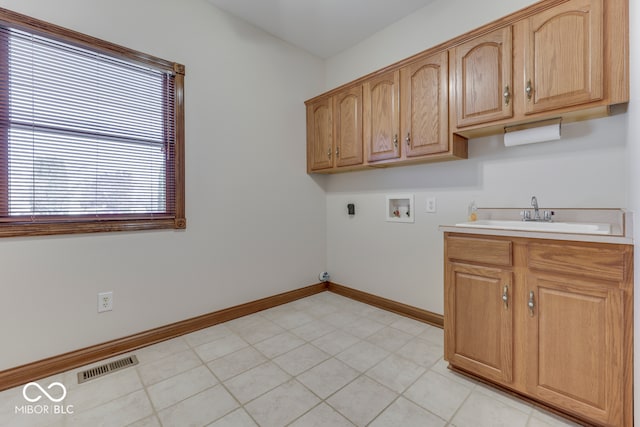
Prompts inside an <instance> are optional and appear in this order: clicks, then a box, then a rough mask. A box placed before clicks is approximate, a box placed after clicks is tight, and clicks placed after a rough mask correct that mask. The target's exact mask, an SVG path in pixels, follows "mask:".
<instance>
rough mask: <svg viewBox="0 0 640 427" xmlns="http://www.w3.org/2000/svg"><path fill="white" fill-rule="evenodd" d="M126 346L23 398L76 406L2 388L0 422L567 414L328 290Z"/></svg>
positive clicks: (381, 422)
mask: <svg viewBox="0 0 640 427" xmlns="http://www.w3.org/2000/svg"><path fill="white" fill-rule="evenodd" d="M133 354H136V355H137V357H138V359H139V361H140V364H139V365H138V366H136V367H131V368H127V369H125V370H122V371H119V372H116V373H113V374H110V375H107V376H105V377H102V378H98V379H95V380H92V381H89V382H87V383H84V384H80V385H78V384H77V380H76V373H77V372H78V371H79V370H81V369H77V370H73V371H69V372H65V373H62V374H59V375H55V376H53V377H51V378H47V379H44V380H41V381H38V383H39V384H41V385H42V387H46V386H47V385H49V384H51V383H52V382H55V381H58V382H60V383H62V384H64V385H65V387H66V388H67V391H68V393H67V395H66V397H65V399H64V400H63V401H62V402H60V403H59V404H54V403H52V402H50V401H48V400H47V398H46V396H44V395H43V398H42V400H41V401H39V402H35V403H33V404H32V405H34V406H35V407H36V408H37V405H39V404H40V406H41V408H42V407H45V406H46V407H47V408H49V410H50V412H53V411H54V410H55V408H54V406H53V405H62V406H61V407H62V408H64V409H65V410H66V412H71V410H72V411H73V414H51V413H50V414H40V415H38V414H24V413H16V406H18V407H21V406H23V405H25V404H28V402H26V401H25V399H24V397H23V393H22V392H23V387H16V388H14V389H10V390H7V391H4V392H1V393H0V426H10V427H35V426H51V427H59V426H80V427H94V426H116V427H120V426H136V427H143V426H145V427H155V426H165V427H170V426H177V427H186V426H211V427H213V426H215V427H221V426H230V427H243V426H256V425H259V426H266V427H268V426H296V427H315V426H318V427H332V426H336V427H340V426H353V425H356V426H375V427H385V426H386V427H396V426H402V427H411V426H416V427H418V426H419V427H431V426H434V427H442V426H455V427H485V426H486V427H494V426H508V427H518V426H523V427H524V426H528V427H548V426H552V427H555V426H570V425H573V424H570V423H568V422H566V421H564V420H562V419H560V418H556V417H554V416H552V415H550V414H547V413H544V412H542V411H540V410H538V409H535V408H533V407H531V406H529V405H528V404H526V403H523V402H521V401H519V400H515V399H513V398H511V397H509V396H507V395H504V394H502V393H500V392H497V391H494V390H493V389H490V388H488V387H485V386H484V385H481V384H478V383H476V382H474V381H471V380H469V379H467V378H465V377H462V376H459V375H457V374H455V373H453V372H451V371H449V370H448V369H447V363H446V362H445V361H444V360H443V359H442V355H443V334H442V330H440V329H438V328H434V327H431V326H429V325H427V324H424V323H420V322H417V321H414V320H412V319H408V318H405V317H402V316H399V315H396V314H394V313H390V312H387V311H383V310H380V309H378V308H375V307H372V306H369V305H366V304H362V303H359V302H356V301H353V300H350V299H347V298H344V297H341V296H339V295H336V294H332V293H329V292H323V293H321V294H317V295H314V296H311V297H308V298H304V299H301V300H298V301H295V302H292V303H289V304H285V305H282V306H279V307H275V308H272V309H269V310H265V311H262V312H260V313H256V314H252V315H249V316H245V317H242V318H239V319H235V320H232V321H230V322H227V323H223V324H220V325H216V326H213V327H211V328H208V329H204V330H201V331H198V332H194V333H192V334H189V335H185V336H183V337H179V338H175V339H172V340H169V341H165V342H163V343H160V344H156V345H153V346H150V347H146V348H144V349H140V350H137V351H135V352H134V353H133ZM120 357H122V356H118V358H120ZM101 363H103V362H101ZM101 363H97V364H94V365H98V364H101ZM82 369H86V367H84V368H82ZM54 390H60V389H59V388H58V389H56V387H54V388H52V389H51V390H50V391H51V394H52V395H54V396H53V397H54V398H55V397H59V396H60V394H58V395H55V393H54ZM36 394H37V390H30V393H29V397H32V398H34V397H35V395H36ZM70 405H72V407H70ZM59 408H60V406H59ZM42 410H44V409H42Z"/></svg>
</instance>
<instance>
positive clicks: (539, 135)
mask: <svg viewBox="0 0 640 427" xmlns="http://www.w3.org/2000/svg"><path fill="white" fill-rule="evenodd" d="M557 139H560V123H556V124H553V125H548V126H539V127H535V128H531V129H524V130H518V131H513V132H507V133H505V134H504V145H505V147H513V146H514V145H524V144H533V143H536V142H545V141H555V140H557Z"/></svg>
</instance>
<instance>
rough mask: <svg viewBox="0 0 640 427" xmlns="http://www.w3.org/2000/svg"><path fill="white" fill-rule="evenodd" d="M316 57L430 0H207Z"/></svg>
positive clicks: (347, 45) (354, 41)
mask: <svg viewBox="0 0 640 427" xmlns="http://www.w3.org/2000/svg"><path fill="white" fill-rule="evenodd" d="M208 1H209V2H210V3H212V4H213V5H215V6H217V7H218V8H220V9H222V10H224V11H227V12H229V13H231V14H232V15H235V16H237V17H239V18H241V19H243V20H245V21H247V22H249V23H251V24H253V25H255V26H257V27H259V28H262V29H263V30H265V31H267V32H268V33H270V34H273V35H274V36H276V37H278V38H280V39H282V40H285V41H287V42H289V43H291V44H293V45H296V46H298V47H301V48H302V49H304V50H306V51H308V52H311V53H312V54H314V55H316V56H319V57H321V58H330V57H332V56H333V55H335V54H337V53H339V52H342V51H343V50H345V49H348V48H350V47H352V46H354V45H356V44H357V43H359V42H360V41H362V40H364V39H366V38H367V37H369V36H371V35H372V34H374V33H376V32H378V31H380V30H381V29H383V28H385V27H387V26H388V25H390V24H392V23H394V22H396V21H398V20H399V19H402V18H404V17H405V16H407V15H410V14H411V13H413V12H415V11H416V10H418V9H421V8H422V7H424V6H426V5H427V4H429V3H431V2H433V1H434V0H208Z"/></svg>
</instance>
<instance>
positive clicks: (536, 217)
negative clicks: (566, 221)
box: [520, 196, 555, 222]
mask: <svg viewBox="0 0 640 427" xmlns="http://www.w3.org/2000/svg"><path fill="white" fill-rule="evenodd" d="M531 207H532V208H533V215H531V213H532V212H531V211H528V210H523V211H521V212H520V216H521V217H522V220H523V221H541V222H553V219H552V218H551V217H552V216H553V215H554V214H555V212H553V211H544V212H543V213H542V215H543V216H542V217H541V216H540V209H539V207H538V199H537V198H536V196H532V197H531Z"/></svg>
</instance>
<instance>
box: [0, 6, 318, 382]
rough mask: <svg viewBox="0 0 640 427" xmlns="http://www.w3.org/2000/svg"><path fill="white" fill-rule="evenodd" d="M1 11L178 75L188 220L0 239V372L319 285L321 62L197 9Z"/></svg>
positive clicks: (214, 12)
mask: <svg viewBox="0 0 640 427" xmlns="http://www.w3.org/2000/svg"><path fill="white" fill-rule="evenodd" d="M0 7H4V8H8V9H11V10H15V11H17V12H20V13H24V14H27V15H31V16H34V17H36V18H39V19H43V20H46V21H49V22H52V23H55V24H58V25H62V26H65V27H68V28H71V29H74V30H77V31H81V32H84V33H87V34H90V35H93V36H96V37H99V38H102V39H105V40H108V41H111V42H115V43H118V44H122V45H124V46H127V47H130V48H133V49H137V50H140V51H143V52H148V53H150V54H153V55H156V56H159V57H162V58H165V59H168V60H173V61H177V62H180V63H183V64H185V65H186V70H187V75H186V88H185V91H186V153H187V154H186V156H187V157H186V167H187V172H186V183H187V185H186V188H187V195H186V200H187V221H188V226H187V230H186V231H184V232H181V231H157V232H137V233H117V234H116V233H109V234H97V235H82V236H61V237H39V238H7V239H2V240H0V259H1V260H2V261H1V264H0V265H1V267H0V268H1V272H2V273H1V276H0V281H1V282H0V283H1V284H0V289H1V294H0V348H1V351H0V370H2V369H6V368H10V367H14V366H18V365H21V364H24V363H28V362H31V361H34V360H39V359H42V358H44V357H48V356H52V355H57V354H60V353H63V352H66V351H70V350H74V349H78V348H82V347H85V346H89V345H92V344H96V343H101V342H104V341H107V340H110V339H114V338H120V337H123V336H126V335H129V334H132V333H136V332H139V331H143V330H146V329H149V328H153V327H157V326H161V325H165V324H168V323H171V322H175V321H179V320H183V319H186V318H189V317H193V316H197V315H200V314H203V313H208V312H212V311H215V310H218V309H222V308H226V307H230V306H232V305H236V304H240V303H244V302H247V301H251V300H254V299H258V298H262V297H266V296H270V295H274V294H277V293H280V292H284V291H287V290H291V289H296V288H299V287H302V286H306V285H309V284H312V283H316V282H317V278H316V276H317V273H318V272H319V271H322V270H324V269H325V265H326V247H325V234H326V220H325V210H326V207H325V194H324V190H323V189H322V187H321V184H322V182H323V179H322V178H317V177H309V176H308V175H307V174H306V173H305V172H306V171H305V164H306V163H305V131H306V130H305V112H304V107H303V102H304V100H305V99H308V98H310V97H312V96H314V95H315V94H317V93H320V92H321V91H322V90H323V88H324V87H323V86H324V81H325V76H324V64H323V62H322V61H321V60H319V59H316V58H314V57H313V56H311V55H309V54H307V53H304V52H302V51H301V50H298V49H297V48H294V47H291V46H290V45H288V44H285V43H283V42H281V41H278V40H276V39H274V38H272V37H270V36H268V35H266V34H265V33H263V32H261V31H258V30H256V29H255V28H253V27H250V26H249V25H247V24H245V23H242V22H241V21H238V20H236V19H233V18H231V17H229V16H228V15H226V14H225V13H222V12H221V11H219V10H217V9H215V8H214V7H213V6H211V5H210V4H209V3H207V2H206V1H205V0H180V1H175V0H136V1H129V0H109V1H105V0H56V1H55V2H52V1H50V0H1V1H0ZM106 290H112V291H113V292H114V310H113V312H110V313H105V314H100V315H98V314H97V313H96V305H97V302H96V299H97V292H98V291H106Z"/></svg>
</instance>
